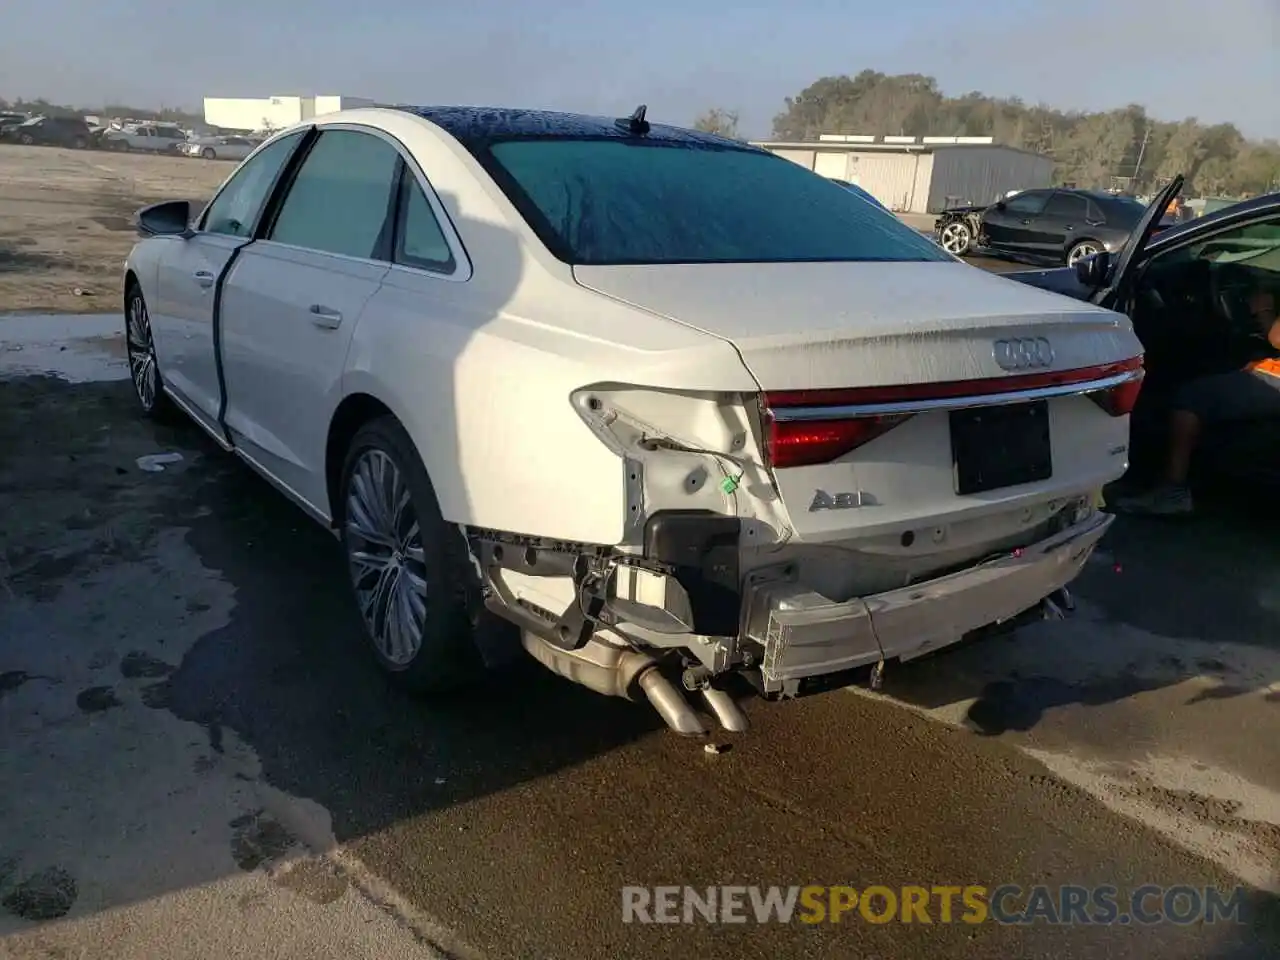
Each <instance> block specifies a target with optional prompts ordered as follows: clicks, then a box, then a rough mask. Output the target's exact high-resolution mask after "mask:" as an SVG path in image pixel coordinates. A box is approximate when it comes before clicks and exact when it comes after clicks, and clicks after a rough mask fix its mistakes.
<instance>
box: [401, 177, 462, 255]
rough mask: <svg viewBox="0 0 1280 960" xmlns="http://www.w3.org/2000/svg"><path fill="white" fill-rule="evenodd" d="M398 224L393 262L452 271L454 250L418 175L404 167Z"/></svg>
mask: <svg viewBox="0 0 1280 960" xmlns="http://www.w3.org/2000/svg"><path fill="white" fill-rule="evenodd" d="M403 190H404V193H403V194H402V198H401V201H400V223H399V227H398V229H397V242H396V256H395V260H396V263H402V264H404V265H405V266H409V267H421V268H422V269H424V270H439V271H442V272H444V273H452V272H453V268H454V259H453V250H452V249H451V248H450V247H449V241H448V240H446V239H445V235H444V231H443V230H442V229H440V221H439V220H437V219H436V214H435V211H434V210H432V209H431V204H430V202H429V201H428V200H427V195H426V193H424V192H423V189H422V186H421V185H420V184H419V183H418V179H417V177H415V176H414V175H413V173H412V172H411V171H410V170H409V169H408V167H405V168H404V182H403Z"/></svg>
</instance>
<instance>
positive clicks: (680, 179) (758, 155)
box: [478, 138, 951, 266]
mask: <svg viewBox="0 0 1280 960" xmlns="http://www.w3.org/2000/svg"><path fill="white" fill-rule="evenodd" d="M478 152H479V153H480V156H481V159H482V160H484V162H485V164H486V166H488V168H489V170H490V172H491V173H492V174H493V175H494V178H495V179H496V180H497V181H498V183H499V185H500V186H501V187H502V188H503V190H504V191H505V192H506V193H507V195H508V197H510V199H511V201H512V202H513V203H514V204H515V205H516V207H517V208H518V209H519V210H520V212H521V213H522V214H523V215H524V217H525V219H526V220H528V221H529V224H530V226H531V227H532V228H533V229H534V231H535V232H536V233H537V234H538V236H539V238H540V239H541V240H542V241H543V243H545V244H546V245H547V247H548V248H549V249H550V250H551V252H552V253H553V254H555V256H557V257H558V258H559V259H561V260H563V261H565V262H567V263H572V264H581V265H584V266H586V265H593V266H596V265H598V266H604V265H609V264H671V263H789V262H828V261H931V260H936V261H947V260H950V259H951V258H950V257H949V256H947V255H946V254H945V253H944V252H942V251H941V250H940V249H939V248H938V247H937V246H936V245H935V244H934V243H933V242H932V241H931V240H930V239H928V238H926V237H924V236H922V235H921V234H919V233H917V232H916V231H915V230H912V229H911V228H910V227H908V226H906V225H905V224H903V223H902V222H901V221H900V220H898V219H897V217H895V216H893V215H892V214H891V213H889V212H887V211H885V210H882V209H879V208H877V207H876V206H874V205H872V204H869V203H867V202H866V201H864V200H862V199H860V198H858V197H857V196H854V195H853V194H851V193H850V192H849V191H847V190H844V189H842V188H841V187H839V186H837V185H836V184H834V183H832V182H831V181H830V180H828V179H827V178H826V177H821V176H817V175H815V174H814V173H812V172H810V171H808V170H806V169H804V168H803V167H799V166H797V165H796V164H794V163H792V162H791V161H789V160H784V159H782V158H780V157H775V156H773V155H772V154H769V153H764V152H762V151H754V150H742V149H737V148H733V147H724V148H720V147H714V146H704V145H697V146H691V145H689V144H673V143H670V142H663V141H650V142H639V143H636V142H634V141H621V140H615V139H568V138H563V139H543V140H538V139H522V140H507V141H501V142H498V143H495V144H493V145H491V146H490V147H489V148H488V150H487V152H486V151H484V150H481V151H478Z"/></svg>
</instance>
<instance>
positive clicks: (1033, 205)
mask: <svg viewBox="0 0 1280 960" xmlns="http://www.w3.org/2000/svg"><path fill="white" fill-rule="evenodd" d="M1051 192H1052V191H1049V190H1028V191H1026V192H1025V193H1019V194H1017V195H1015V196H1012V197H1010V198H1009V199H1008V200H1005V201H1003V203H1004V205H1003V206H1001V205H1000V204H996V206H994V207H992V208H990V209H989V210H987V212H986V213H985V214H983V218H982V219H983V232H984V233H985V234H986V236H987V240H988V243H989V244H990V246H991V247H993V248H994V249H996V250H1006V251H1008V252H1010V253H1028V252H1030V251H1031V250H1032V248H1033V245H1034V243H1035V220H1036V218H1037V217H1039V216H1040V214H1041V213H1042V212H1043V211H1044V207H1045V203H1046V202H1047V201H1048V199H1049V194H1050V193H1051Z"/></svg>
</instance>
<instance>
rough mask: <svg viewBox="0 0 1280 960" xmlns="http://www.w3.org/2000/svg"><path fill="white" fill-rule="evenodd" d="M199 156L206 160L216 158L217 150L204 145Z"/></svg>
mask: <svg viewBox="0 0 1280 960" xmlns="http://www.w3.org/2000/svg"><path fill="white" fill-rule="evenodd" d="M200 156H202V157H204V158H205V159H206V160H217V159H218V152H217V151H216V150H214V149H213V147H205V148H204V149H203V150H201V151H200Z"/></svg>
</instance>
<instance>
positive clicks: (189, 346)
mask: <svg viewBox="0 0 1280 960" xmlns="http://www.w3.org/2000/svg"><path fill="white" fill-rule="evenodd" d="M304 133H305V131H298V132H297V133H294V134H290V135H289V136H287V137H281V138H280V139H279V140H276V141H275V142H274V143H271V144H269V145H268V146H267V147H265V148H264V149H263V150H261V151H259V152H258V154H257V155H256V156H254V157H253V158H252V159H251V160H249V161H247V162H246V163H245V164H244V165H243V166H241V167H240V168H239V169H238V170H236V172H235V173H234V174H233V175H232V176H231V178H230V179H229V180H228V181H227V182H226V183H225V184H224V185H223V187H222V189H221V190H219V191H218V193H217V195H216V196H215V197H214V200H213V202H212V203H211V204H210V205H209V207H208V208H207V209H206V210H205V211H204V213H203V214H202V216H201V217H200V219H199V222H198V224H197V229H196V233H195V235H194V236H193V237H190V238H189V239H185V240H184V239H177V238H175V239H174V240H173V241H172V242H171V243H170V244H169V249H167V250H166V251H165V252H164V255H163V257H162V258H161V260H160V267H159V274H158V276H157V278H156V280H157V283H156V291H157V295H156V298H155V303H153V304H151V327H152V334H153V336H154V337H155V341H156V349H157V353H158V355H159V356H160V357H162V358H163V365H162V368H161V370H160V376H161V377H162V378H163V380H164V382H165V384H166V385H167V386H168V387H169V388H170V389H171V390H172V391H173V392H174V393H175V394H177V395H178V400H179V401H180V402H182V403H183V404H184V406H186V407H187V409H188V410H189V412H190V413H191V414H192V416H194V417H196V418H197V419H198V420H200V421H201V422H202V423H203V425H204V426H205V427H206V428H208V429H215V427H216V423H217V419H218V411H219V409H220V407H221V403H222V391H221V388H220V385H219V382H218V364H217V359H216V344H215V342H214V322H213V319H214V318H213V313H214V306H215V300H216V297H217V289H218V281H219V278H220V277H221V276H222V275H223V273H224V272H225V271H226V268H227V265H228V264H229V263H230V262H231V260H232V258H233V257H235V256H236V252H237V251H238V250H239V249H240V248H241V247H243V246H245V245H246V244H248V243H250V242H251V240H252V237H253V231H254V228H255V226H256V225H257V221H258V217H259V216H260V215H261V213H262V208H263V206H264V205H265V204H266V201H267V198H268V197H269V196H270V194H271V190H272V187H273V186H274V185H275V182H276V180H277V179H278V178H279V176H280V173H281V171H282V170H283V169H284V166H285V164H286V163H287V162H288V160H289V157H290V156H291V155H292V154H293V151H294V150H295V149H297V146H298V143H299V142H300V141H301V139H302V137H303V135H304Z"/></svg>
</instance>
